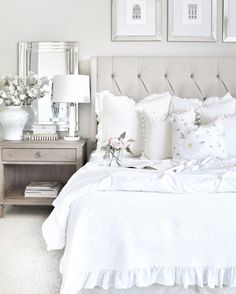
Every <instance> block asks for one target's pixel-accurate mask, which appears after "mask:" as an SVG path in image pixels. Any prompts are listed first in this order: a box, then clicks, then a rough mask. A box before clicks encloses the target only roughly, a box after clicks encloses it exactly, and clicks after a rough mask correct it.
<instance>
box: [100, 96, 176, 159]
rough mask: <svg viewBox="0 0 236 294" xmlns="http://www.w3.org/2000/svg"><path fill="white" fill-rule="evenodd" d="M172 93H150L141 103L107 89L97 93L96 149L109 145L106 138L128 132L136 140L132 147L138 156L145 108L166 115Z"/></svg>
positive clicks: (130, 137)
mask: <svg viewBox="0 0 236 294" xmlns="http://www.w3.org/2000/svg"><path fill="white" fill-rule="evenodd" d="M170 100H171V96H170V94H169V93H163V94H160V95H157V94H153V95H150V96H148V97H146V98H144V99H143V100H141V101H140V102H138V103H135V101H134V100H133V99H131V98H129V97H127V96H114V95H113V94H111V93H110V92H108V91H104V92H101V93H98V94H97V95H96V113H97V116H98V133H97V139H98V143H97V149H98V150H100V149H101V148H102V147H103V146H104V145H106V143H107V140H108V139H109V138H112V137H118V136H119V135H120V134H122V133H123V132H126V137H127V138H129V139H133V140H134V142H133V143H131V145H130V148H131V151H132V153H133V155H135V156H140V155H141V154H142V151H143V121H142V116H141V113H143V111H146V112H150V113H155V114H157V115H167V114H168V111H169V107H170Z"/></svg>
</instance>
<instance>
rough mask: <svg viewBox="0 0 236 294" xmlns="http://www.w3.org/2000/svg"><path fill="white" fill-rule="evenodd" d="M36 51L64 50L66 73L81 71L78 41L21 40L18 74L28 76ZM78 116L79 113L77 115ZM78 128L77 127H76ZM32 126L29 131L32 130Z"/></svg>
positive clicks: (62, 127)
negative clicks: (32, 57) (33, 53)
mask: <svg viewBox="0 0 236 294" xmlns="http://www.w3.org/2000/svg"><path fill="white" fill-rule="evenodd" d="M32 52H35V53H38V54H40V52H55V53H58V52H64V53H65V58H66V60H67V68H66V72H65V74H78V73H79V58H78V54H79V43H78V42H53V41H52V42H36V41H34V42H19V43H18V69H17V70H18V75H19V76H21V77H26V76H27V75H28V74H29V72H30V71H32V69H31V55H32V54H31V53H32ZM36 74H37V73H36ZM35 107H36V108H37V106H36V105H35V106H34V109H35V110H34V111H36V113H37V111H38V110H36V108H35ZM77 116H78V115H77ZM76 119H77V127H78V117H76ZM67 129H68V125H67V124H65V125H63V126H60V127H59V131H60V130H61V131H66V130H67ZM76 129H77V128H76ZM31 130H32V129H31V127H29V129H27V131H31Z"/></svg>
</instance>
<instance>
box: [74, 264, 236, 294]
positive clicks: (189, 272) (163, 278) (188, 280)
mask: <svg viewBox="0 0 236 294" xmlns="http://www.w3.org/2000/svg"><path fill="white" fill-rule="evenodd" d="M77 281H78V284H77V285H78V287H79V289H77V291H79V290H81V289H93V288H95V287H100V288H102V289H109V288H115V289H128V288H131V287H135V286H137V287H149V286H151V285H153V284H159V285H164V286H174V285H178V286H184V287H185V288H187V287H188V286H200V287H205V286H207V287H209V288H215V287H220V288H222V287H225V286H226V287H236V267H227V268H222V267H221V268H215V267H214V268H213V267H212V268H211V267H195V268H188V267H183V268H181V267H180V268H179V267H178V268H173V267H161V268H153V269H149V270H148V269H137V270H127V271H126V270H125V271H120V272H118V271H109V270H106V271H105V270H104V271H99V272H82V273H81V274H80V276H79V277H78V280H77Z"/></svg>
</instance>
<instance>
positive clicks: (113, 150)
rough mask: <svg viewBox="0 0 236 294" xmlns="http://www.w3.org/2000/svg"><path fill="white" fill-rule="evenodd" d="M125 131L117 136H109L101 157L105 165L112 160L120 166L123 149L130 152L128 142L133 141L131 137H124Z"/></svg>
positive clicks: (110, 163)
mask: <svg viewBox="0 0 236 294" xmlns="http://www.w3.org/2000/svg"><path fill="white" fill-rule="evenodd" d="M125 136H126V132H124V133H122V134H121V135H120V136H119V137H118V138H117V137H113V138H109V139H108V141H107V145H106V147H105V148H106V152H105V154H104V156H103V159H104V160H106V161H107V165H108V166H111V165H112V162H113V160H114V161H115V162H116V164H117V165H118V166H121V157H122V152H123V150H126V151H127V152H129V153H130V154H132V151H131V150H130V143H131V142H134V140H132V139H128V140H127V139H125Z"/></svg>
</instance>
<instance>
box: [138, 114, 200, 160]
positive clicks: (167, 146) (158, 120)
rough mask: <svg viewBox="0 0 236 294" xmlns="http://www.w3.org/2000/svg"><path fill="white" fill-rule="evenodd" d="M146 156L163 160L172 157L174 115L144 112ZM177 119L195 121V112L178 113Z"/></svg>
mask: <svg viewBox="0 0 236 294" xmlns="http://www.w3.org/2000/svg"><path fill="white" fill-rule="evenodd" d="M143 116H144V122H145V131H144V134H145V135H144V138H145V142H144V156H145V157H147V158H148V159H152V160H163V159H167V158H171V157H172V142H171V141H172V138H171V137H172V117H170V116H168V117H160V116H154V115H152V114H150V113H147V112H144V114H143ZM175 118H176V119H181V120H182V121H187V122H189V123H194V121H195V112H194V111H193V110H190V111H188V112H185V113H182V114H178V115H177V114H176V115H175Z"/></svg>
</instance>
